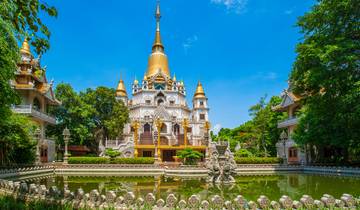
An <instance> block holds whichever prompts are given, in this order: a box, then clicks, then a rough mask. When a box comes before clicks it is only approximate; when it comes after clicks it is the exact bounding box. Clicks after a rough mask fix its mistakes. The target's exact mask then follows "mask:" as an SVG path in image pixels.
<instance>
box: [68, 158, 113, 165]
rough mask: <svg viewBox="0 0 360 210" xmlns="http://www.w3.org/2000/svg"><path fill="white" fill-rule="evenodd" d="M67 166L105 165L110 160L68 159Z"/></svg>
mask: <svg viewBox="0 0 360 210" xmlns="http://www.w3.org/2000/svg"><path fill="white" fill-rule="evenodd" d="M68 162H69V164H106V163H110V159H109V158H106V157H69V160H68Z"/></svg>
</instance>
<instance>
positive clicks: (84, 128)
mask: <svg viewBox="0 0 360 210" xmlns="http://www.w3.org/2000/svg"><path fill="white" fill-rule="evenodd" d="M55 95H56V97H57V98H58V99H59V100H61V101H62V104H61V106H58V107H54V109H53V110H51V112H52V114H53V115H54V116H55V117H56V119H57V121H58V124H57V125H55V126H49V127H48V129H47V132H48V135H50V136H55V137H56V138H57V140H58V143H60V144H63V139H62V138H63V137H62V135H61V134H62V131H63V129H64V128H65V127H67V128H68V129H69V130H70V132H71V144H74V145H87V146H89V147H90V148H92V150H93V151H96V150H97V146H98V140H99V138H101V136H102V138H108V139H115V138H118V137H120V136H121V134H122V131H123V128H124V125H125V123H127V122H128V119H129V112H128V109H127V108H126V106H125V105H124V104H123V102H122V101H117V100H116V99H115V90H114V89H111V88H106V87H97V88H96V89H90V88H88V89H86V90H85V91H83V92H80V93H77V92H75V91H74V89H73V88H72V87H71V85H69V84H64V83H61V84H59V85H57V87H56V89H55Z"/></svg>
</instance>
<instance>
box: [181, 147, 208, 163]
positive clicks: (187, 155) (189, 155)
mask: <svg viewBox="0 0 360 210" xmlns="http://www.w3.org/2000/svg"><path fill="white" fill-rule="evenodd" d="M176 156H178V157H179V158H180V159H183V160H184V164H185V165H195V164H196V162H197V160H199V159H201V158H202V157H203V156H204V155H203V154H202V153H201V152H199V151H196V150H193V149H191V148H185V149H183V150H178V151H177V152H176Z"/></svg>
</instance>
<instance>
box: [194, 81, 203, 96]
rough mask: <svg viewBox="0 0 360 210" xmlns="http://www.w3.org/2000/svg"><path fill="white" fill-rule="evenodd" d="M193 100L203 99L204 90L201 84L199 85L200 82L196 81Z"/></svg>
mask: <svg viewBox="0 0 360 210" xmlns="http://www.w3.org/2000/svg"><path fill="white" fill-rule="evenodd" d="M194 98H205V92H204V88H203V86H202V84H201V83H200V81H198V84H197V87H196V91H195V94H194Z"/></svg>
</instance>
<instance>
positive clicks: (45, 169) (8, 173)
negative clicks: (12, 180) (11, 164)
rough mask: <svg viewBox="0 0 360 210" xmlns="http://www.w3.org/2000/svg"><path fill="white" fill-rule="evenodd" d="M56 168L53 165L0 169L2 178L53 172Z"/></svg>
mask: <svg viewBox="0 0 360 210" xmlns="http://www.w3.org/2000/svg"><path fill="white" fill-rule="evenodd" d="M54 170H55V168H54V167H53V166H51V165H44V166H40V165H39V166H28V167H19V168H10V169H0V178H7V177H16V176H26V175H35V174H44V173H53V172H54Z"/></svg>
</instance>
